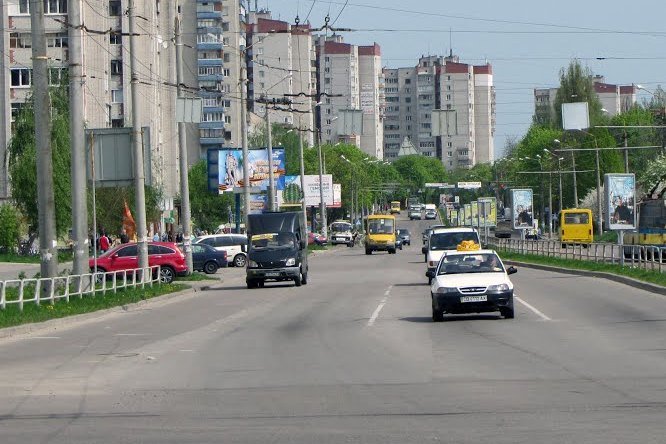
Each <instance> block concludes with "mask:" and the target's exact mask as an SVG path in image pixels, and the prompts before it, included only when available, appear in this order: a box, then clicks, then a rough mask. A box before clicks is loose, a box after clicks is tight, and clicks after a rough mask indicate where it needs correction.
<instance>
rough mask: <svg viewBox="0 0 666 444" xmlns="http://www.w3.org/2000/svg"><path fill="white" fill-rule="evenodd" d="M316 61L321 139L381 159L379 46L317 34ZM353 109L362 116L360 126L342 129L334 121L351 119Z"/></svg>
mask: <svg viewBox="0 0 666 444" xmlns="http://www.w3.org/2000/svg"><path fill="white" fill-rule="evenodd" d="M317 60H318V64H317V66H318V69H319V83H318V95H319V96H320V101H319V105H318V106H317V108H318V110H319V112H318V113H317V114H318V116H317V117H318V120H319V132H320V135H321V140H322V142H329V143H337V142H346V143H352V144H354V145H356V146H358V147H359V148H360V149H361V150H363V151H364V152H366V153H367V154H369V155H371V156H375V157H377V158H379V159H383V158H384V149H383V143H382V141H383V130H384V129H383V122H382V113H383V105H384V104H383V99H384V94H383V91H382V90H383V86H384V74H383V72H382V69H381V50H380V47H379V45H377V44H376V43H375V44H374V45H372V46H355V45H351V44H348V43H344V42H342V38H341V37H339V36H335V37H330V38H327V39H326V38H324V37H323V36H320V37H319V38H318V39H317ZM355 112H356V113H360V114H361V115H362V121H363V124H362V128H352V129H344V125H341V124H340V122H338V121H337V120H339V119H340V118H342V117H346V118H347V121H352V120H353V118H352V117H350V116H351V115H352V114H354V113H355ZM343 113H346V114H343ZM341 128H342V129H341ZM341 131H349V133H348V134H343V133H341ZM356 131H358V133H357V132H356Z"/></svg>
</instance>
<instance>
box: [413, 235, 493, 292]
mask: <svg viewBox="0 0 666 444" xmlns="http://www.w3.org/2000/svg"><path fill="white" fill-rule="evenodd" d="M463 241H474V243H476V244H479V245H481V240H480V239H479V233H477V231H476V230H475V229H473V228H464V227H456V228H435V229H434V230H433V231H432V233H430V237H429V241H428V245H427V246H424V247H423V249H422V250H421V251H422V253H423V254H425V255H426V266H427V267H428V268H427V270H426V271H434V270H436V269H437V265H438V264H439V260H440V259H441V258H442V256H444V255H445V254H447V253H449V252H451V251H456V249H457V247H458V245H459V244H460V243H461V242H463ZM426 276H427V274H426ZM431 282H432V278H431V277H428V284H430V283H431Z"/></svg>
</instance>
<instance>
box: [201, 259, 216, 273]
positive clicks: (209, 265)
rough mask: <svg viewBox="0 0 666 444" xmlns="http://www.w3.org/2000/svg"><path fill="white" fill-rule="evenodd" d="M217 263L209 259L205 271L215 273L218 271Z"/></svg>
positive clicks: (204, 267)
mask: <svg viewBox="0 0 666 444" xmlns="http://www.w3.org/2000/svg"><path fill="white" fill-rule="evenodd" d="M217 268H218V267H217V264H216V263H215V262H213V261H208V262H206V263H205V264H204V266H203V271H204V273H206V274H215V273H217Z"/></svg>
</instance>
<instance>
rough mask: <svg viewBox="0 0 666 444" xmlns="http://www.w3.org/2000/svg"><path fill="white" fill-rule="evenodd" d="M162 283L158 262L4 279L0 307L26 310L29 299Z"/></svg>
mask: <svg viewBox="0 0 666 444" xmlns="http://www.w3.org/2000/svg"><path fill="white" fill-rule="evenodd" d="M155 283H157V284H160V283H161V267H160V266H159V265H155V266H152V267H148V268H145V269H142V268H134V269H130V270H122V271H108V272H95V273H86V274H81V275H69V276H58V277H54V278H33V279H12V280H7V281H0V310H5V309H6V308H7V306H8V305H12V304H18V307H19V310H20V311H23V306H24V305H25V304H26V303H35V304H36V305H41V304H42V303H49V304H50V305H53V304H55V302H56V301H57V300H61V299H64V300H65V301H66V302H69V300H70V298H73V297H78V298H79V299H83V297H84V296H93V297H94V296H95V295H97V294H99V293H101V294H102V295H105V294H106V293H107V292H109V291H112V292H113V293H114V294H115V293H117V292H118V290H123V289H126V288H137V287H141V288H145V286H146V285H149V286H151V287H152V286H153V285H154V284H155Z"/></svg>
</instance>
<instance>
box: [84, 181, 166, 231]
mask: <svg viewBox="0 0 666 444" xmlns="http://www.w3.org/2000/svg"><path fill="white" fill-rule="evenodd" d="M88 191H89V193H88V196H89V197H88V214H89V216H88V217H89V220H88V223H89V224H90V227H92V214H93V208H92V192H93V191H92V189H89V190H88ZM144 191H145V200H146V221H147V222H148V223H151V222H155V223H157V222H159V221H160V217H161V216H162V211H161V210H160V202H161V200H162V196H163V195H162V192H161V190H160V189H159V188H156V187H152V186H148V185H146V186H145V188H144ZM134 198H135V191H134V187H132V186H129V187H108V188H97V189H96V190H95V207H96V209H97V230H98V231H102V230H103V231H105V232H106V233H107V234H112V235H117V234H119V233H120V230H121V229H122V225H123V213H124V210H125V202H127V206H128V207H129V209H130V211H131V212H132V215H133V216H134V220H135V221H136V205H135V203H134Z"/></svg>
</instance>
